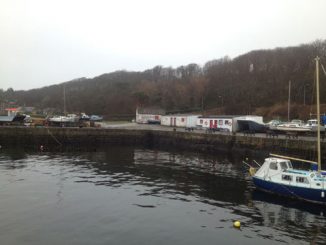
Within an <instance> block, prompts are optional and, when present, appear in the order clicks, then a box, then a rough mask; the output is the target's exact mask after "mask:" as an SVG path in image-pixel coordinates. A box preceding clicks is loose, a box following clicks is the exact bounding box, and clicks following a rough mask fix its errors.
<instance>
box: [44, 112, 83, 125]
mask: <svg viewBox="0 0 326 245" xmlns="http://www.w3.org/2000/svg"><path fill="white" fill-rule="evenodd" d="M48 120H49V121H50V122H56V123H71V122H78V120H79V117H78V116H77V115H76V114H68V115H67V116H54V117H50V118H49V119H48Z"/></svg>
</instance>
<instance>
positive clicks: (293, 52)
mask: <svg viewBox="0 0 326 245" xmlns="http://www.w3.org/2000/svg"><path fill="white" fill-rule="evenodd" d="M316 55H318V56H320V57H321V62H322V63H323V64H324V66H326V40H322V41H321V40H319V41H315V42H313V43H310V44H305V45H301V46H297V47H287V48H276V49H273V50H256V51H252V52H249V53H247V54H244V55H241V56H238V57H236V58H234V59H230V58H229V57H223V58H221V59H218V60H212V61H209V62H207V63H206V64H205V65H204V66H203V67H200V66H199V65H197V64H189V65H186V66H181V67H178V68H176V69H174V68H171V67H162V66H156V67H154V68H152V69H149V70H146V71H143V72H128V71H116V72H112V73H108V74H103V75H100V76H98V77H94V78H92V79H87V78H79V79H75V80H72V81H69V82H65V83H63V84H59V85H52V86H48V87H43V88H39V89H32V90H28V91H13V90H12V89H8V90H7V91H3V90H0V96H1V97H0V99H1V100H2V101H15V103H16V104H17V105H26V106H35V107H39V108H56V110H57V111H58V112H62V111H63V86H65V91H66V105H67V110H68V111H69V112H71V113H73V112H75V113H78V112H86V113H88V114H100V115H108V116H110V115H115V116H116V115H134V113H135V108H136V107H137V106H157V107H161V108H164V109H165V110H167V111H178V112H190V111H201V110H202V109H203V110H205V111H210V112H211V113H223V114H255V113H256V114H257V113H259V114H262V115H264V116H268V117H273V116H281V117H282V116H284V113H285V112H284V108H286V103H287V100H288V83H289V80H291V95H292V96H291V101H292V104H293V113H294V114H293V117H303V116H304V115H302V113H303V112H306V113H308V111H309V108H310V106H309V105H310V104H313V103H314V102H313V99H314V96H313V92H314V88H315V86H314V83H313V81H314V80H313V77H314V67H315V66H314V57H315V56H316ZM325 95H326V76H325V75H324V74H323V73H322V70H321V102H322V103H326V96H325ZM304 100H305V104H306V105H307V106H306V107H302V105H303V104H304ZM308 107H309V108H308ZM295 108H297V109H295ZM300 108H301V109H300ZM322 112H324V111H322Z"/></svg>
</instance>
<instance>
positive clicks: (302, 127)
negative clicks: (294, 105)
mask: <svg viewBox="0 0 326 245" xmlns="http://www.w3.org/2000/svg"><path fill="white" fill-rule="evenodd" d="M275 129H276V130H280V131H292V132H309V131H311V127H310V126H307V125H306V124H305V123H304V122H303V121H302V120H298V119H294V120H292V121H291V122H287V123H282V124H279V125H277V126H276V127H275Z"/></svg>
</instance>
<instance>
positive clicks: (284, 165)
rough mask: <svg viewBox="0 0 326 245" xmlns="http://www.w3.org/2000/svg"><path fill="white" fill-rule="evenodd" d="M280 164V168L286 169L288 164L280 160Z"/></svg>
mask: <svg viewBox="0 0 326 245" xmlns="http://www.w3.org/2000/svg"><path fill="white" fill-rule="evenodd" d="M280 166H281V169H282V170H287V169H288V165H287V163H286V162H280Z"/></svg>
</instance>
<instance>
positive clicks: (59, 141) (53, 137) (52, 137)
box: [46, 128, 62, 146]
mask: <svg viewBox="0 0 326 245" xmlns="http://www.w3.org/2000/svg"><path fill="white" fill-rule="evenodd" d="M46 129H47V130H48V133H49V135H50V136H51V137H52V138H53V139H54V140H55V141H56V142H57V143H58V144H59V145H60V146H62V144H61V143H60V141H59V140H58V139H57V138H56V137H55V136H54V135H53V134H52V133H51V131H50V129H49V128H46Z"/></svg>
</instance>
